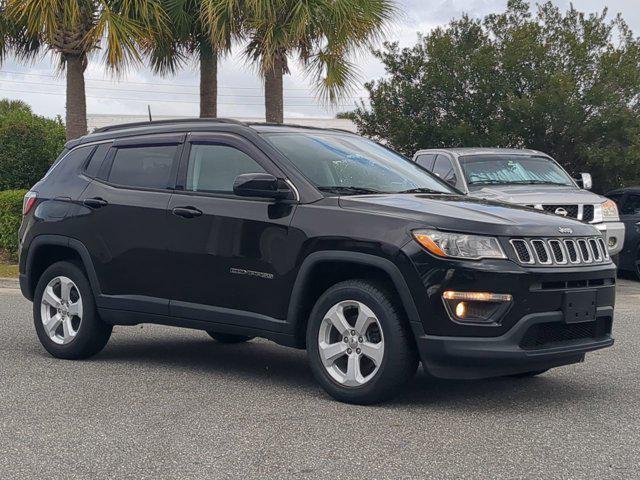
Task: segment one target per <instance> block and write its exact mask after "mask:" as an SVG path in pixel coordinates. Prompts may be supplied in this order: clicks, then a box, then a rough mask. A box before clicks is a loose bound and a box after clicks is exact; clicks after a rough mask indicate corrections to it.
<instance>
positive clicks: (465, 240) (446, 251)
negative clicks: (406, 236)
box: [413, 229, 507, 260]
mask: <svg viewBox="0 0 640 480" xmlns="http://www.w3.org/2000/svg"><path fill="white" fill-rule="evenodd" d="M413 237H414V238H415V239H416V240H417V242H418V243H419V244H420V245H422V246H423V247H424V248H426V249H427V250H429V251H430V252H431V253H433V254H434V255H438V256H440V257H448V258H464V259H467V260H479V259H481V258H507V257H506V255H505V254H504V252H503V251H502V247H501V246H500V242H498V239H497V238H494V237H483V236H480V235H467V234H465V233H451V232H441V231H439V230H431V229H424V230H415V231H414V232H413Z"/></svg>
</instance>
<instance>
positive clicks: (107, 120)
mask: <svg viewBox="0 0 640 480" xmlns="http://www.w3.org/2000/svg"><path fill="white" fill-rule="evenodd" d="M172 118H189V117H177V116H166V115H163V116H160V115H154V116H153V119H154V120H168V119H172ZM147 120H149V117H148V116H145V115H106V114H89V115H87V123H88V127H89V131H90V132H91V131H93V130H95V129H96V128H100V127H106V126H108V125H117V124H120V123H133V122H145V121H147ZM236 120H240V121H242V122H264V119H262V118H236ZM284 123H287V124H291V125H300V126H303V127H319V128H339V129H342V130H348V131H350V132H354V133H355V132H357V129H356V126H355V125H354V123H353V122H352V121H351V120H346V119H340V118H285V119H284Z"/></svg>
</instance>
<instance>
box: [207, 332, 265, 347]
mask: <svg viewBox="0 0 640 480" xmlns="http://www.w3.org/2000/svg"><path fill="white" fill-rule="evenodd" d="M207 333H208V334H209V336H210V337H211V338H213V339H214V340H215V341H216V342H220V343H229V344H233V343H243V342H248V341H249V340H251V339H253V338H254V337H245V336H244V335H233V334H231V333H220V332H210V331H208V332H207Z"/></svg>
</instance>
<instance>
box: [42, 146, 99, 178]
mask: <svg viewBox="0 0 640 480" xmlns="http://www.w3.org/2000/svg"><path fill="white" fill-rule="evenodd" d="M94 148H95V146H94V145H90V146H86V147H78V148H74V149H73V150H71V151H69V150H67V149H65V150H63V151H62V153H61V154H60V155H59V156H58V158H57V159H56V161H55V162H54V163H53V165H52V166H51V168H50V169H49V171H47V173H46V174H45V176H44V177H42V179H43V180H44V179H45V178H47V177H48V176H49V175H51V174H52V173H53V172H54V170H60V169H61V168H64V169H65V170H72V169H74V168H75V169H76V170H75V171H76V172H77V171H78V169H80V168H82V164H83V163H84V162H86V161H87V158H88V157H89V155H91V152H92V151H93V149H94Z"/></svg>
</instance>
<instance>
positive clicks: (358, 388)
mask: <svg viewBox="0 0 640 480" xmlns="http://www.w3.org/2000/svg"><path fill="white" fill-rule="evenodd" d="M307 350H308V354H309V361H310V364H311V369H312V371H313V374H314V376H315V378H316V380H317V381H318V382H319V383H320V385H321V386H322V387H323V388H324V389H325V390H326V391H327V393H329V395H331V396H332V397H334V398H335V399H337V400H340V401H342V402H347V403H356V404H372V403H377V402H380V401H383V400H386V399H388V398H390V397H392V396H393V395H395V394H397V393H398V391H399V390H400V389H401V388H402V387H403V386H404V385H405V384H406V383H407V382H408V381H409V380H410V379H411V378H412V377H413V375H414V374H415V372H416V370H417V368H418V356H417V354H416V350H415V347H414V344H413V340H412V338H411V333H410V331H409V329H408V327H407V322H406V321H405V319H404V318H403V314H402V312H401V309H400V308H399V307H398V306H397V305H396V302H395V300H394V295H393V292H391V291H389V290H388V289H387V288H385V287H383V286H381V285H378V284H375V283H372V282H368V281H364V280H349V281H345V282H341V283H339V284H337V285H334V286H333V287H331V288H330V289H329V290H327V291H326V292H325V293H324V294H323V295H322V296H321V297H320V298H319V299H318V301H317V302H316V305H315V307H314V308H313V311H312V312H311V316H310V318H309V323H308V325H307Z"/></svg>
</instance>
